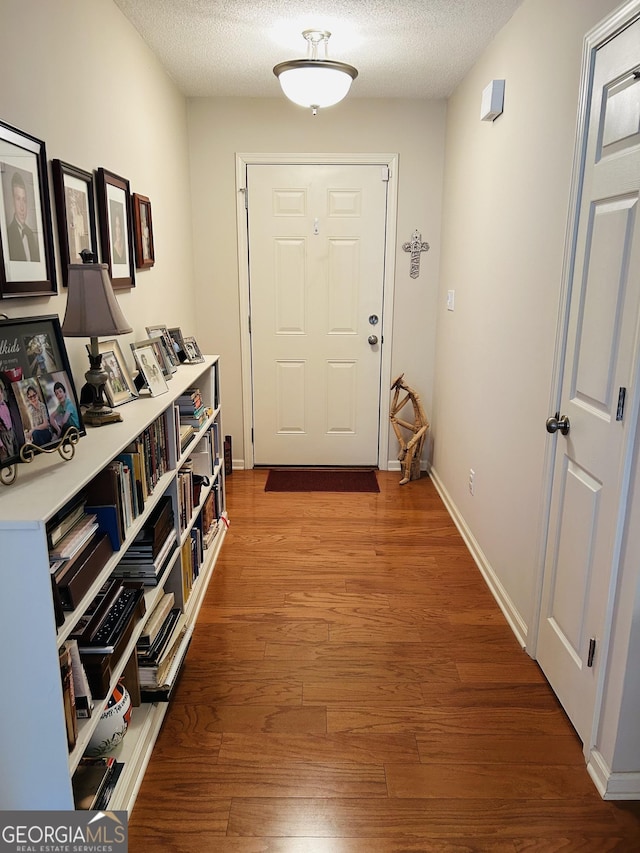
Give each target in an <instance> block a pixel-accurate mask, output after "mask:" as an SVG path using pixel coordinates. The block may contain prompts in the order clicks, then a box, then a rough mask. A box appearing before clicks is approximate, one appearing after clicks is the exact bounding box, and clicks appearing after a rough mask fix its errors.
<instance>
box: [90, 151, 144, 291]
mask: <svg viewBox="0 0 640 853" xmlns="http://www.w3.org/2000/svg"><path fill="white" fill-rule="evenodd" d="M96 190H97V196H98V211H99V219H100V242H101V245H102V262H103V263H104V264H107V265H108V267H109V277H110V278H111V281H112V282H113V287H114V289H116V290H118V289H120V290H122V289H123V288H125V287H134V286H135V272H134V266H133V226H132V221H131V193H130V191H129V181H128V180H127V179H126V178H121V177H120V176H119V175H114V173H113V172H108V171H107V170H106V169H103V168H102V167H101V168H99V169H98V172H97V179H96Z"/></svg>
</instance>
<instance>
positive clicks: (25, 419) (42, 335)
mask: <svg viewBox="0 0 640 853" xmlns="http://www.w3.org/2000/svg"><path fill="white" fill-rule="evenodd" d="M69 427H75V428H76V429H77V430H78V432H79V434H80V435H81V436H82V435H85V434H86V430H85V428H84V424H83V423H82V415H81V412H80V406H79V405H78V397H77V394H76V389H75V386H74V384H73V376H72V374H71V368H70V367H69V358H68V356H67V350H66V348H65V345H64V338H63V337H62V332H61V330H60V320H59V319H58V316H57V315H50V316H42V317H24V318H21V319H19V320H0V467H4V466H7V465H12V464H13V463H14V462H17V461H19V460H20V451H21V449H22V448H23V446H24V445H25V444H34V445H36V446H37V447H41V448H50V447H55V446H56V445H58V444H60V442H61V441H62V440H63V438H64V435H65V433H66V431H67V429H68V428H69Z"/></svg>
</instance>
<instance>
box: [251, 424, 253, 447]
mask: <svg viewBox="0 0 640 853" xmlns="http://www.w3.org/2000/svg"><path fill="white" fill-rule="evenodd" d="M251 444H253V427H251Z"/></svg>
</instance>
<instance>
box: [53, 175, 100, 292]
mask: <svg viewBox="0 0 640 853" xmlns="http://www.w3.org/2000/svg"><path fill="white" fill-rule="evenodd" d="M51 174H52V176H53V190H54V196H55V206H56V222H57V225H58V242H59V245H60V266H61V268H62V283H63V284H64V285H65V286H66V285H67V280H68V275H69V272H68V268H69V264H81V263H82V258H81V257H80V252H82V251H83V250H84V249H87V250H88V251H90V252H92V254H94V255H95V257H96V258H97V257H98V236H97V229H96V205H95V200H94V190H95V187H94V180H93V175H92V173H91V172H85V171H84V169H79V168H77V166H72V165H70V164H69V163H64V162H63V161H62V160H52V161H51Z"/></svg>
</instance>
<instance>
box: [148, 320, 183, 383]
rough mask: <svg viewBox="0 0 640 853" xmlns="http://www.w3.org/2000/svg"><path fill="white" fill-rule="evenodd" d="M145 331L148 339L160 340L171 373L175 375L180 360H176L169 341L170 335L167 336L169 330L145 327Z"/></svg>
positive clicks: (161, 327)
mask: <svg viewBox="0 0 640 853" xmlns="http://www.w3.org/2000/svg"><path fill="white" fill-rule="evenodd" d="M145 328H146V330H147V334H148V335H149V337H150V338H161V339H162V345H163V348H164V352H165V355H166V356H167V359H168V361H169V364H170V365H171V372H172V373H175V372H176V370H177V369H178V366H179V364H180V359H179V358H178V356H177V354H176V351H175V349H174V347H173V341H172V340H171V335H170V334H169V330H168V329H167V327H166V326H145Z"/></svg>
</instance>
